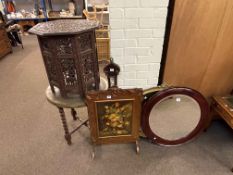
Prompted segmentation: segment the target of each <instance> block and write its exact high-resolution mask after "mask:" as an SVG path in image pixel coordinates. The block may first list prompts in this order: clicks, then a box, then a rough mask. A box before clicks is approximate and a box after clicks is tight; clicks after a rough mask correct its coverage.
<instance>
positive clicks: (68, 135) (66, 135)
mask: <svg viewBox="0 0 233 175" xmlns="http://www.w3.org/2000/svg"><path fill="white" fill-rule="evenodd" d="M58 110H59V113H60V116H61V121H62V125H63V128H64V131H65V139H66V141H67V144H68V145H71V135H70V133H69V129H68V126H67V122H66V116H65V112H64V110H63V108H60V107H58Z"/></svg>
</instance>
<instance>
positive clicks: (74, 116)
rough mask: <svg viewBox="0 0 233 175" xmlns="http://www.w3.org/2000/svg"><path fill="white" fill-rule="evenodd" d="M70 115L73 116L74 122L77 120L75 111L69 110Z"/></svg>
mask: <svg viewBox="0 0 233 175" xmlns="http://www.w3.org/2000/svg"><path fill="white" fill-rule="evenodd" d="M71 115H72V116H73V119H74V120H77V112H76V111H75V109H74V108H71Z"/></svg>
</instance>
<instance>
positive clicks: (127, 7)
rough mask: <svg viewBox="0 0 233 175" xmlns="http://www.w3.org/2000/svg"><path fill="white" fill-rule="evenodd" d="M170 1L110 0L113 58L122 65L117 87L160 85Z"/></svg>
mask: <svg viewBox="0 0 233 175" xmlns="http://www.w3.org/2000/svg"><path fill="white" fill-rule="evenodd" d="M168 1H169V0H109V6H110V26H111V55H112V57H113V58H114V61H115V62H116V63H117V64H119V65H120V67H121V72H120V75H119V78H118V85H119V86H120V87H122V88H133V87H141V88H149V87H153V86H156V85H157V83H158V76H159V69H160V62H161V56H162V49H163V42H164V32H165V25H166V17H167V6H168Z"/></svg>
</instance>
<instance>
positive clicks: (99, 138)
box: [86, 88, 142, 144]
mask: <svg viewBox="0 0 233 175" xmlns="http://www.w3.org/2000/svg"><path fill="white" fill-rule="evenodd" d="M86 100H87V106H88V114H89V122H90V130H91V138H92V141H93V143H94V144H103V143H124V142H135V141H136V140H137V139H138V137H139V125H140V115H141V101H142V89H119V88H111V89H109V90H106V91H91V92H88V93H87V96H86Z"/></svg>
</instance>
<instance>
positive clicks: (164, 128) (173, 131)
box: [149, 94, 201, 140]
mask: <svg viewBox="0 0 233 175" xmlns="http://www.w3.org/2000/svg"><path fill="white" fill-rule="evenodd" d="M200 118H201V109H200V107H199V104H198V103H197V102H196V101H195V100H194V99H193V98H191V97H189V96H187V95H181V94H180V95H170V96H168V97H166V98H163V99H162V100H160V101H159V102H158V103H157V104H155V105H154V106H153V108H152V110H151V113H150V115H149V123H150V128H151V130H152V132H154V133H155V134H156V135H157V136H159V137H160V138H162V139H165V140H177V139H181V138H183V137H185V136H187V135H188V134H189V133H190V132H192V131H193V130H194V129H195V128H196V126H197V125H198V123H199V121H200Z"/></svg>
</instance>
